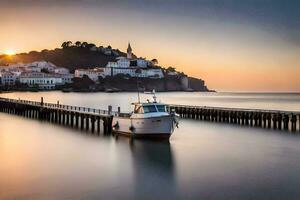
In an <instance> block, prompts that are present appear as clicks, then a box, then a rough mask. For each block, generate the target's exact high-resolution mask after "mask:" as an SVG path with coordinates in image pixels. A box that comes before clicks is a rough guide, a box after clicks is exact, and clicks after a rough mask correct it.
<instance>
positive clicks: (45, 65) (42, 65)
mask: <svg viewBox="0 0 300 200" xmlns="http://www.w3.org/2000/svg"><path fill="white" fill-rule="evenodd" d="M25 67H27V68H28V69H29V68H32V69H40V71H41V70H42V69H45V70H47V71H49V72H54V70H55V68H56V66H55V65H54V64H53V63H51V62H47V61H36V62H33V63H29V64H26V65H25ZM33 71H38V70H33Z"/></svg>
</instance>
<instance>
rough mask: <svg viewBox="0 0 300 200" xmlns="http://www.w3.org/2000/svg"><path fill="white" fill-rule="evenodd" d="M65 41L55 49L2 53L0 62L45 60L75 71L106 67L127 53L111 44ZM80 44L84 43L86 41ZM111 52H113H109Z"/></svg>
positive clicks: (3, 63)
mask: <svg viewBox="0 0 300 200" xmlns="http://www.w3.org/2000/svg"><path fill="white" fill-rule="evenodd" d="M64 43H65V42H64ZM64 43H63V44H62V48H56V49H54V50H46V49H45V50H42V51H40V52H38V51H31V52H29V53H20V54H16V55H14V56H5V55H2V56H0V62H1V63H0V64H2V65H5V64H11V63H18V62H23V63H31V62H34V61H41V60H45V61H48V62H52V63H53V64H55V65H57V66H59V67H66V68H68V69H70V71H71V72H73V71H74V70H75V69H77V68H92V67H104V66H106V64H107V63H108V62H109V61H115V60H116V58H117V57H119V56H126V53H124V52H121V51H120V50H118V49H112V48H111V47H110V46H108V47H106V48H105V47H96V45H94V44H88V43H87V45H69V46H65V44H64ZM80 44H84V42H83V43H80ZM105 51H107V52H105ZM109 52H111V53H110V54H109ZM105 53H106V54H105ZM107 54H108V55H107Z"/></svg>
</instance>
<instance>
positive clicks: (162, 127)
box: [113, 115, 175, 138]
mask: <svg viewBox="0 0 300 200" xmlns="http://www.w3.org/2000/svg"><path fill="white" fill-rule="evenodd" d="M174 126H175V118H174V116H172V115H168V116H159V117H151V118H126V117H114V118H113V131H114V132H116V133H120V134H124V135H128V136H134V137H141V138H169V137H170V136H171V134H172V133H173V131H174Z"/></svg>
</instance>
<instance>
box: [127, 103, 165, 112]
mask: <svg viewBox="0 0 300 200" xmlns="http://www.w3.org/2000/svg"><path fill="white" fill-rule="evenodd" d="M156 112H167V108H166V105H165V104H158V103H137V104H134V111H133V113H134V114H146V113H156Z"/></svg>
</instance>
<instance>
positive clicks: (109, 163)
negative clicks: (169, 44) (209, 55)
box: [0, 92, 300, 200]
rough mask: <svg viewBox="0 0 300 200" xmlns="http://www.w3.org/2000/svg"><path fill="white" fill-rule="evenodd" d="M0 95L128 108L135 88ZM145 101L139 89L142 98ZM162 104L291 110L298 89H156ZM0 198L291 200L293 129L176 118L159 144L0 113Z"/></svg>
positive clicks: (294, 193)
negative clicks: (130, 90)
mask: <svg viewBox="0 0 300 200" xmlns="http://www.w3.org/2000/svg"><path fill="white" fill-rule="evenodd" d="M0 96H2V97H3V96H6V97H13V98H18V97H20V98H22V99H31V100H39V99H40V97H41V96H43V97H44V99H45V101H47V102H56V101H57V100H60V102H61V103H64V104H70V105H81V106H90V107H97V108H106V107H107V106H108V105H113V106H114V107H115V108H116V106H121V107H122V109H123V110H124V111H125V110H126V111H127V110H129V106H128V104H129V102H131V101H133V100H135V99H136V94H135V93H119V94H105V93H94V94H80V93H75V94H74V93H60V92H48V93H10V94H1V95H0ZM147 97H148V98H150V97H149V96H143V98H144V99H145V98H147ZM158 97H159V99H161V100H163V101H164V102H168V103H178V104H193V105H209V106H228V107H244V108H262V109H264V108H269V109H281V110H300V95H299V94H298V95H297V94H267V95H263V94H230V93H223V94H222V93H221V94H208V93H202V94H201V93H159V94H158ZM0 199H1V200H10V199H14V200H15V199H18V200H19V199H21V200H29V199H34V200H36V199H38V200H44V199H45V200H48V199H49V200H53V199H58V200H60V199H70V200H71V199H75V200H77V199H78V200H79V199H230V200H231V199H300V135H295V134H291V133H285V132H278V131H273V130H264V129H259V128H246V127H238V126H232V125H227V124H213V123H209V122H201V121H195V120H182V121H181V122H180V127H179V129H177V130H176V131H175V133H174V134H173V135H172V137H171V139H170V142H169V143H162V142H153V141H143V140H130V139H128V138H124V137H117V138H116V137H111V136H109V137H105V136H102V135H100V136H93V135H91V134H89V133H86V132H81V131H79V130H75V129H70V128H66V127H62V126H58V125H53V124H49V123H47V122H38V121H35V120H31V119H24V118H22V117H18V116H12V115H7V114H4V113H0Z"/></svg>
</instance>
